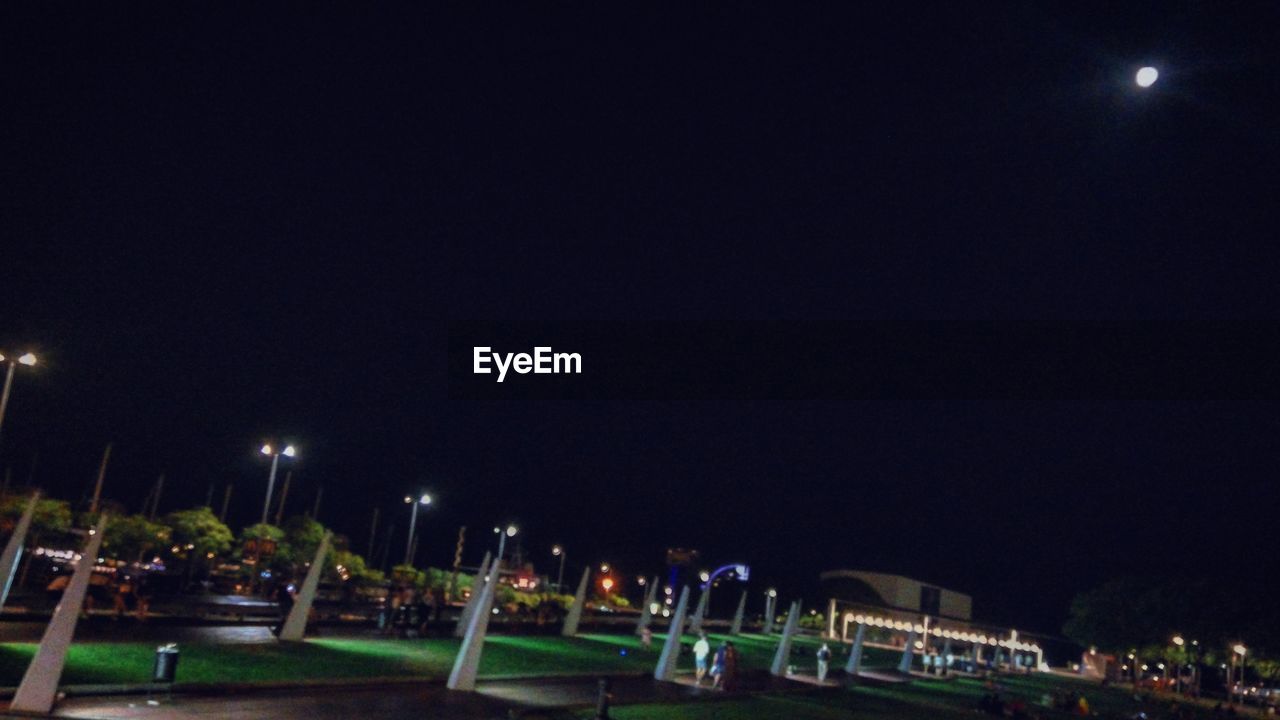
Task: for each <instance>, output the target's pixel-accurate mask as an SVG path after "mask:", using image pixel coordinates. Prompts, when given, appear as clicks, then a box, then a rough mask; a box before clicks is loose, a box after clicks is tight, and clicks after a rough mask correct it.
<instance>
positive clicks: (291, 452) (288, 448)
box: [284, 445, 298, 457]
mask: <svg viewBox="0 0 1280 720" xmlns="http://www.w3.org/2000/svg"><path fill="white" fill-rule="evenodd" d="M297 454H298V451H297V450H295V449H294V447H293V446H292V445H286V446H285V448H284V456H285V457H293V456H294V455H297Z"/></svg>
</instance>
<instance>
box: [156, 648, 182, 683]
mask: <svg viewBox="0 0 1280 720" xmlns="http://www.w3.org/2000/svg"><path fill="white" fill-rule="evenodd" d="M177 674H178V646H177V645H174V644H173V643H169V644H168V645H161V646H160V647H158V648H156V667H155V671H154V672H152V673H151V680H152V682H161V683H172V682H173V681H174V678H175V677H177Z"/></svg>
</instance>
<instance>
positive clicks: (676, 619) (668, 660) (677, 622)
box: [653, 585, 689, 680]
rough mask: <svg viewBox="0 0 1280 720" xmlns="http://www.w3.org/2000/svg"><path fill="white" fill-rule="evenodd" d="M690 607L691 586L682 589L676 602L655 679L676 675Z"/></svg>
mask: <svg viewBox="0 0 1280 720" xmlns="http://www.w3.org/2000/svg"><path fill="white" fill-rule="evenodd" d="M688 608H689V586H688V585H686V586H684V587H683V588H681V589H680V600H679V601H678V602H676V611H675V613H673V614H672V615H671V625H670V626H669V627H668V628H667V640H666V642H664V643H662V654H661V655H659V656H658V665H657V667H655V668H654V669H653V679H654V680H674V679H675V677H676V660H677V659H678V658H679V657H680V638H681V636H682V635H683V634H684V617H685V612H686V611H687V610H688Z"/></svg>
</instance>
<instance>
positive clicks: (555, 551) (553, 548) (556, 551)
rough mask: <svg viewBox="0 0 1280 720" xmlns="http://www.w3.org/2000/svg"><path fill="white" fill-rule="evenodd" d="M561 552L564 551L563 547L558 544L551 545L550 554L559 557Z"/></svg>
mask: <svg viewBox="0 0 1280 720" xmlns="http://www.w3.org/2000/svg"><path fill="white" fill-rule="evenodd" d="M563 553H564V548H562V547H560V546H559V545H552V546H551V554H552V555H555V556H556V557H560V555H562V554H563Z"/></svg>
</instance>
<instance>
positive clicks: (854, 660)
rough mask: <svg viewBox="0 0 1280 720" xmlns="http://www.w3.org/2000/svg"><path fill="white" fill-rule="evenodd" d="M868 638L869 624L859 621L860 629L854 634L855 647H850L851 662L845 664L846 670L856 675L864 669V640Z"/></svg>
mask: <svg viewBox="0 0 1280 720" xmlns="http://www.w3.org/2000/svg"><path fill="white" fill-rule="evenodd" d="M866 638H867V624H866V623H858V631H857V632H856V633H854V635H853V647H852V648H850V649H849V662H847V663H845V665H844V671H845V672H847V673H849V674H850V675H852V676H854V677H857V676H858V671H859V670H861V669H862V642H863V640H866Z"/></svg>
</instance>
